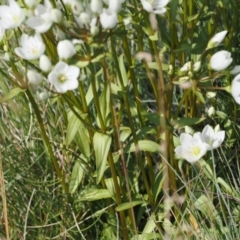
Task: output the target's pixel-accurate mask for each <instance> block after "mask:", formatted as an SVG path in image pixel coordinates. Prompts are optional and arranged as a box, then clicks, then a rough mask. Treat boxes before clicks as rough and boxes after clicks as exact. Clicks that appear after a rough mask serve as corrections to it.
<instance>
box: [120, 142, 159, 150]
mask: <svg viewBox="0 0 240 240" xmlns="http://www.w3.org/2000/svg"><path fill="white" fill-rule="evenodd" d="M138 147H139V150H140V151H147V152H160V146H159V144H158V143H156V142H153V141H151V140H140V141H138ZM123 151H124V153H130V152H135V151H136V148H135V144H134V143H131V144H130V145H129V146H127V147H125V148H124V149H123Z"/></svg>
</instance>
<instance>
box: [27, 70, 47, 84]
mask: <svg viewBox="0 0 240 240" xmlns="http://www.w3.org/2000/svg"><path fill="white" fill-rule="evenodd" d="M27 78H28V82H29V83H30V84H32V85H33V86H38V85H39V84H40V83H41V82H42V80H43V77H42V75H41V74H40V73H38V72H35V71H32V70H28V71H27Z"/></svg>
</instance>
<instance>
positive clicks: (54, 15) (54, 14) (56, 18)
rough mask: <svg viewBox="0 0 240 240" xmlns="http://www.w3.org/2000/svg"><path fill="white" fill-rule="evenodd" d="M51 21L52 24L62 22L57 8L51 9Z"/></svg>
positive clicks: (60, 13)
mask: <svg viewBox="0 0 240 240" xmlns="http://www.w3.org/2000/svg"><path fill="white" fill-rule="evenodd" d="M51 19H52V21H53V22H54V23H60V22H61V21H62V12H61V11H60V10H59V9H57V8H54V9H52V10H51Z"/></svg>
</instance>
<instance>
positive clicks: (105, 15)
mask: <svg viewBox="0 0 240 240" xmlns="http://www.w3.org/2000/svg"><path fill="white" fill-rule="evenodd" d="M100 23H101V25H102V27H103V28H104V29H112V28H114V27H115V26H116V25H117V23H118V18H117V13H116V12H112V11H110V10H109V9H105V8H104V9H103V12H102V13H101V14H100Z"/></svg>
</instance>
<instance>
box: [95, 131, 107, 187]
mask: <svg viewBox="0 0 240 240" xmlns="http://www.w3.org/2000/svg"><path fill="white" fill-rule="evenodd" d="M111 142H112V138H111V137H110V136H109V135H107V134H104V133H98V132H96V133H95V134H94V136H93V147H94V151H95V156H96V171H97V180H96V181H97V183H99V182H100V180H101V178H102V176H103V173H104V171H105V166H106V163H107V155H108V152H109V149H110V146H111Z"/></svg>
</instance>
